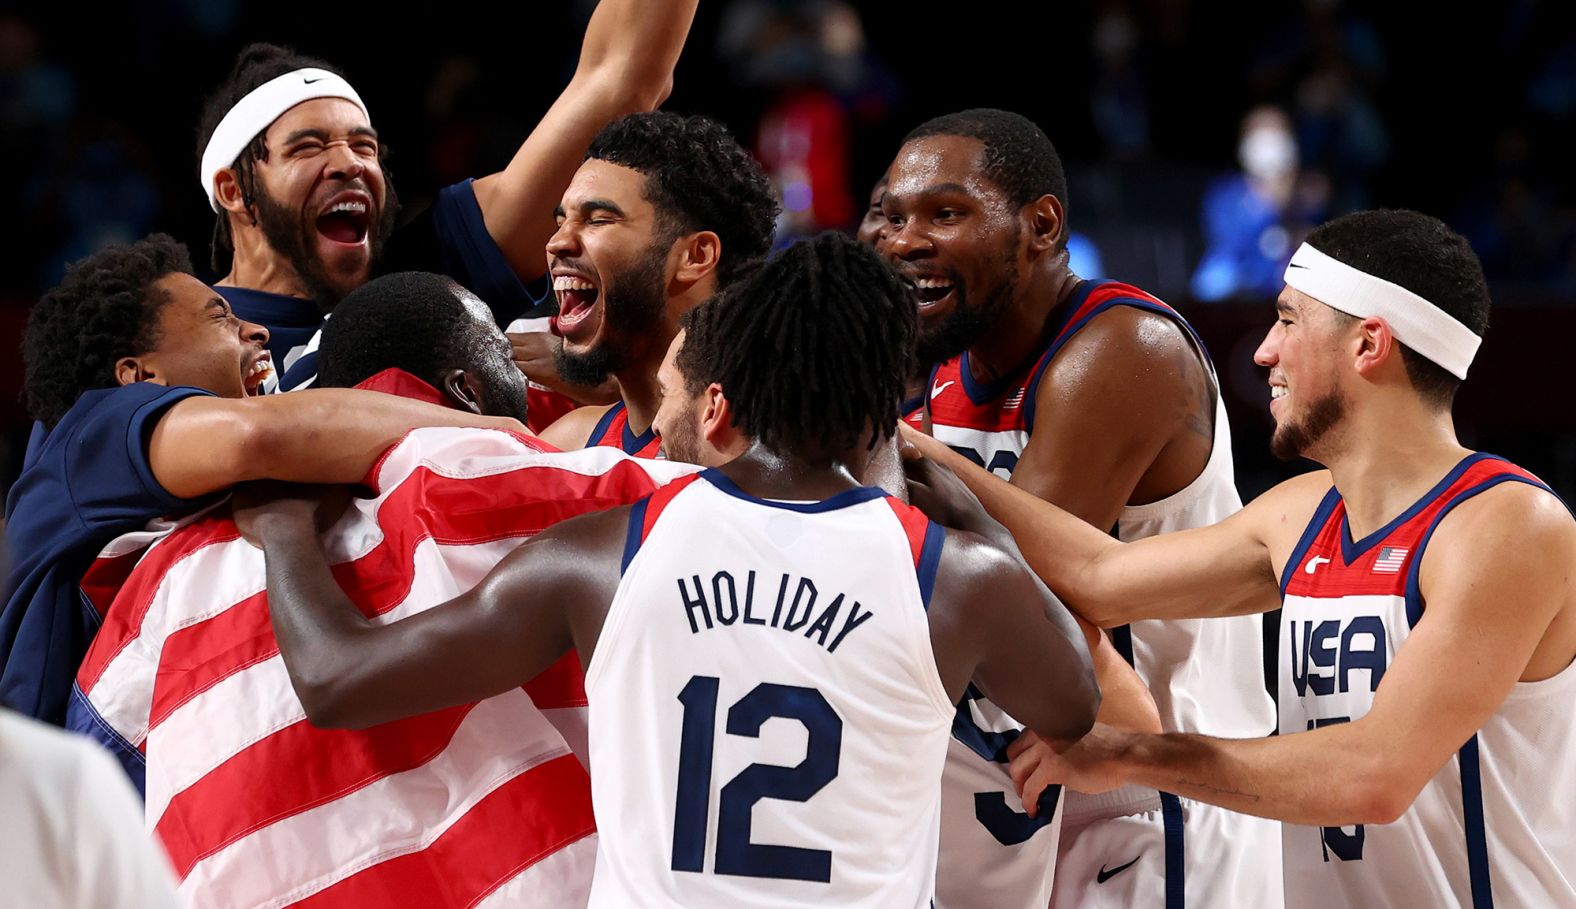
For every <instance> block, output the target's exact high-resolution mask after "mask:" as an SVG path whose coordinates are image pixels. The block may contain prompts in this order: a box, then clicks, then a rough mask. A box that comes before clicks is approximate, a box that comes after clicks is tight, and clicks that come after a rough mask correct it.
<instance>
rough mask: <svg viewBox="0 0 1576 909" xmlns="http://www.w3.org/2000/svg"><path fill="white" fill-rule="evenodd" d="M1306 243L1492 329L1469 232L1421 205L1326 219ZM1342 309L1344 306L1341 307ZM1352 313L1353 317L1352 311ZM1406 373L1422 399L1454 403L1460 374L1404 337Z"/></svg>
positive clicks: (1472, 325) (1472, 324)
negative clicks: (1409, 344)
mask: <svg viewBox="0 0 1576 909" xmlns="http://www.w3.org/2000/svg"><path fill="white" fill-rule="evenodd" d="M1308 245H1309V246H1312V247H1314V248H1315V249H1317V250H1319V252H1322V253H1324V254H1325V255H1327V256H1329V257H1330V258H1332V259H1336V260H1338V261H1341V262H1344V263H1346V264H1347V265H1350V266H1352V267H1353V268H1355V269H1358V270H1359V271H1364V272H1367V273H1368V274H1370V275H1373V276H1374V277H1376V278H1383V279H1384V280H1386V281H1389V282H1390V283H1391V284H1399V285H1400V286H1402V287H1404V288H1406V289H1407V290H1410V291H1411V292H1412V293H1414V294H1417V295H1418V296H1420V297H1422V298H1423V299H1425V300H1427V301H1428V302H1430V303H1432V304H1434V305H1435V306H1437V307H1439V308H1440V309H1442V310H1444V311H1445V313H1446V314H1448V315H1449V316H1450V317H1451V318H1453V319H1455V320H1456V321H1457V322H1460V323H1461V324H1462V325H1465V326H1466V327H1467V328H1469V329H1471V330H1472V333H1473V334H1475V335H1477V336H1478V337H1482V336H1483V333H1484V332H1485V331H1487V330H1488V310H1489V295H1488V282H1487V281H1486V280H1485V279H1484V277H1483V265H1482V263H1480V262H1479V261H1478V257H1477V254H1476V253H1474V252H1473V251H1472V246H1471V244H1469V243H1468V242H1467V240H1466V238H1465V237H1463V236H1461V235H1460V234H1458V233H1456V232H1455V231H1453V230H1451V229H1450V227H1449V226H1448V225H1446V224H1445V222H1443V221H1441V220H1439V219H1438V218H1434V217H1430V216H1429V215H1425V214H1423V213H1422V212H1416V211H1408V210H1406V209H1378V210H1375V211H1360V212H1353V213H1352V214H1349V215H1343V216H1342V217H1339V218H1336V219H1335V220H1333V221H1329V222H1327V223H1324V224H1321V225H1319V226H1318V227H1316V228H1314V229H1313V231H1312V232H1311V233H1309V234H1308ZM1337 312H1339V310H1337ZM1348 318H1351V317H1350V316H1348ZM1401 362H1402V363H1403V364H1404V365H1405V366H1406V375H1407V378H1408V379H1410V380H1411V381H1412V387H1413V388H1415V389H1417V393H1418V394H1419V395H1420V396H1422V398H1423V400H1425V401H1428V402H1429V403H1431V404H1433V405H1435V406H1437V407H1449V406H1450V404H1451V402H1452V401H1454V400H1455V397H1456V389H1458V388H1460V387H1461V380H1460V379H1458V378H1456V377H1455V376H1454V375H1452V374H1451V373H1449V372H1447V371H1446V370H1445V368H1444V367H1443V366H1440V365H1439V364H1437V363H1435V362H1433V361H1432V360H1429V359H1428V358H1426V357H1424V356H1423V355H1422V354H1420V353H1418V352H1417V351H1415V350H1413V349H1412V348H1410V347H1407V346H1406V344H1405V343H1402V345H1401Z"/></svg>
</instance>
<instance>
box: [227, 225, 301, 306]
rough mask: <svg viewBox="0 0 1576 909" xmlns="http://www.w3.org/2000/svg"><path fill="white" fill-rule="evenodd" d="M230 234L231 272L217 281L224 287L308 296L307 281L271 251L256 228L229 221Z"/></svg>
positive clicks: (287, 261)
mask: <svg viewBox="0 0 1576 909" xmlns="http://www.w3.org/2000/svg"><path fill="white" fill-rule="evenodd" d="M230 237H231V239H232V241H233V242H234V245H235V254H234V255H233V256H232V257H231V260H230V273H229V274H227V275H225V276H224V278H223V279H222V280H220V281H219V283H220V284H221V285H223V286H225V287H244V288H247V289H248V290H260V291H263V292H265V293H271V294H282V295H284V296H287V297H300V298H301V299H303V300H305V299H310V298H311V296H312V295H311V294H309V293H307V290H306V283H305V282H303V281H302V280H301V276H300V275H298V274H296V270H295V268H294V266H292V265H291V264H290V262H289V260H287V259H286V258H285V257H284V256H281V255H279V254H278V253H276V252H274V249H273V247H271V246H269V245H268V241H267V240H266V239H264V237H263V232H262V231H261V230H259V229H257V228H241V227H239V226H238V225H236V223H235V222H234V221H233V220H232V221H231V222H230Z"/></svg>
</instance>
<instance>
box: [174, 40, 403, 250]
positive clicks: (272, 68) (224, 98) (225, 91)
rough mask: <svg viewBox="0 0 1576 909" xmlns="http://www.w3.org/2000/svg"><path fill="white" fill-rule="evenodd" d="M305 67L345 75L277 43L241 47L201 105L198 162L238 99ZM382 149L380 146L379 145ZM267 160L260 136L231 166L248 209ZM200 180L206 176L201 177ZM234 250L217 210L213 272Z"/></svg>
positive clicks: (222, 214) (226, 223)
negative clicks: (259, 170)
mask: <svg viewBox="0 0 1576 909" xmlns="http://www.w3.org/2000/svg"><path fill="white" fill-rule="evenodd" d="M308 67H312V68H316V69H325V70H328V71H329V72H331V73H334V74H335V75H337V76H341V77H343V76H344V73H342V72H340V70H339V69H338V68H337V67H335V66H333V65H331V64H329V63H327V62H325V61H323V60H319V59H318V58H316V57H308V56H306V55H305V54H299V53H296V52H295V51H294V50H291V49H290V48H288V47H280V46H279V45H277V44H267V43H265V42H261V41H259V42H255V43H253V44H248V45H247V46H245V47H243V48H241V52H240V54H238V55H237V56H236V58H235V64H234V65H233V66H232V67H230V74H229V75H228V76H226V77H225V79H224V81H223V82H221V83H220V84H219V87H218V88H216V89H214V92H213V94H211V95H209V96H208V98H207V100H206V101H204V102H203V107H202V119H201V120H199V121H198V125H197V163H198V166H199V167H201V166H202V153H203V151H204V150H206V149H207V148H208V140H210V139H212V138H213V133H214V130H216V129H218V128H219V121H221V120H223V119H224V115H225V114H228V113H229V112H230V109H231V108H233V107H235V105H236V104H238V103H240V101H241V99H242V98H244V97H246V96H247V95H248V94H251V93H252V92H253V91H255V90H256V89H257V87H258V86H260V85H262V84H263V83H265V82H270V81H272V80H274V79H277V78H279V77H280V76H283V75H284V74H285V73H290V72H294V71H296V70H298V69H305V68H308ZM380 148H381V145H380ZM267 160H268V145H267V144H266V143H264V142H263V136H262V134H261V133H259V134H258V135H257V136H256V137H255V138H253V139H252V141H251V142H249V143H247V146H246V148H245V149H244V150H243V151H242V152H241V154H240V155H239V156H237V157H236V159H235V162H234V163H233V164H232V165H231V166H232V167H234V168H235V172H236V176H237V178H238V182H239V183H240V185H241V199H242V200H243V201H244V202H245V203H246V207H247V208H248V209H250V208H251V207H252V203H253V202H254V200H256V198H257V162H259V161H267ZM202 177H203V179H205V180H206V179H207V178H208V175H207V174H203V175H202ZM233 251H234V244H233V243H232V241H231V239H230V221H229V218H228V217H227V216H226V214H225V212H223V211H220V212H218V213H216V215H215V216H214V223H213V246H212V256H211V260H210V264H211V266H212V267H213V270H214V271H217V272H223V271H225V270H226V269H227V267H228V261H229V258H230V256H231V254H232V253H233Z"/></svg>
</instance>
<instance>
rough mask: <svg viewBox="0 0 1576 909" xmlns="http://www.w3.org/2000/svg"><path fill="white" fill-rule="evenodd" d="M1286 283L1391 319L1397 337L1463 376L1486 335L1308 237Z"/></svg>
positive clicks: (1334, 305)
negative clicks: (1326, 251) (1321, 249)
mask: <svg viewBox="0 0 1576 909" xmlns="http://www.w3.org/2000/svg"><path fill="white" fill-rule="evenodd" d="M1286 286H1287V287H1292V288H1295V289H1297V290H1300V291H1302V292H1303V293H1305V294H1307V295H1308V296H1310V297H1313V298H1314V299H1316V300H1318V301H1319V302H1320V303H1323V304H1324V305H1325V306H1328V307H1330V308H1331V309H1338V310H1340V311H1341V312H1344V313H1346V314H1347V315H1349V316H1356V317H1357V318H1359V319H1366V318H1369V317H1370V316H1378V317H1379V318H1381V319H1384V320H1385V321H1386V322H1388V323H1390V330H1391V331H1393V332H1395V338H1396V340H1397V341H1400V342H1401V343H1402V344H1405V345H1406V346H1407V347H1410V348H1412V349H1413V350H1415V351H1417V352H1418V353H1419V354H1422V355H1423V356H1424V357H1426V358H1428V360H1429V361H1430V362H1433V363H1436V364H1438V365H1439V366H1440V367H1442V368H1443V369H1444V370H1445V371H1446V372H1448V373H1450V374H1451V375H1453V376H1455V377H1456V378H1458V379H1465V378H1466V377H1467V367H1469V366H1471V365H1472V358H1473V357H1474V356H1476V355H1477V349H1478V345H1479V344H1482V343H1483V339H1482V338H1481V337H1479V336H1478V335H1476V334H1474V333H1473V332H1472V329H1470V328H1468V327H1466V326H1465V325H1462V324H1461V323H1460V322H1458V321H1456V320H1455V319H1454V318H1452V317H1451V316H1450V314H1449V313H1447V312H1445V311H1444V310H1442V309H1440V308H1439V307H1437V306H1435V305H1434V304H1432V303H1430V302H1428V301H1427V300H1425V299H1423V298H1422V297H1420V296H1418V295H1417V294H1415V293H1412V292H1411V291H1410V290H1407V289H1406V288H1404V287H1402V286H1400V285H1399V284H1392V283H1390V282H1389V281H1386V280H1385V279H1383V278H1376V277H1374V276H1373V275H1370V274H1368V273H1367V272H1365V271H1361V270H1359V269H1356V268H1353V267H1352V266H1350V265H1347V264H1346V263H1345V262H1342V261H1340V260H1338V259H1333V258H1331V257H1329V256H1327V255H1325V254H1324V253H1322V252H1319V251H1318V250H1317V249H1314V248H1313V247H1312V246H1309V245H1308V244H1306V243H1304V244H1302V246H1301V247H1299V248H1298V249H1297V252H1296V253H1295V254H1294V255H1293V256H1292V257H1291V264H1290V265H1288V266H1286Z"/></svg>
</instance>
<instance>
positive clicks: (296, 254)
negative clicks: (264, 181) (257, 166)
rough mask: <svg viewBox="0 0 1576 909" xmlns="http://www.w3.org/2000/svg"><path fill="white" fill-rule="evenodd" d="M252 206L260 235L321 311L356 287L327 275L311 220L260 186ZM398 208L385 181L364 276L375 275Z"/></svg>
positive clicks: (332, 306)
mask: <svg viewBox="0 0 1576 909" xmlns="http://www.w3.org/2000/svg"><path fill="white" fill-rule="evenodd" d="M252 206H253V209H254V210H255V211H256V213H257V226H258V227H260V228H262V231H263V238H264V239H266V240H267V241H268V245H269V246H270V247H271V248H272V249H273V250H274V252H276V253H278V254H279V255H282V256H284V257H285V259H286V260H287V261H289V263H290V267H291V268H293V269H295V273H296V276H297V277H299V278H300V279H301V285H302V287H303V289H305V290H306V294H307V296H308V297H310V298H311V299H312V301H313V302H314V303H316V304H317V308H318V309H319V310H321V311H322V312H325V313H327V312H329V311H331V310H332V309H333V308H334V307H335V306H336V305H338V303H339V301H340V300H342V299H344V298H345V297H346V296H347V295H348V294H349V293H350V292H351V291H353V290H355V289H356V288H355V287H344V288H341V287H336V286H334V282H333V279H331V278H330V277H329V274H328V269H327V268H326V267H324V265H323V259H322V257H321V256H319V255H318V254H317V248H316V244H315V243H313V238H314V235H315V234H316V233H317V226H316V224H314V223H313V222H312V221H307V220H304V219H303V217H302V215H301V214H300V213H298V212H292V211H291V210H290V209H288V208H286V207H285V206H283V205H281V204H280V203H279V202H278V201H276V200H275V199H274V198H273V197H272V196H270V195H268V193H267V192H266V191H262V190H261V188H259V192H258V194H257V198H255V199H253V200H252ZM398 211H399V202H398V200H397V198H396V197H395V195H394V184H393V183H391V182H385V184H384V199H383V210H382V213H381V214H380V215H379V218H378V220H377V222H376V223H373V224H369V225H368V228H367V232H368V236H369V238H370V240H371V243H370V244H369V252H370V253H371V255H370V256H369V258H368V268H367V277H368V278H370V277H371V276H372V275H374V274H376V272H377V267H378V263H379V262H380V260H381V259H382V258H383V244H384V243H385V242H387V241H388V238H389V235H390V234H392V233H394V219H395V216H396V215H397V214H398Z"/></svg>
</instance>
